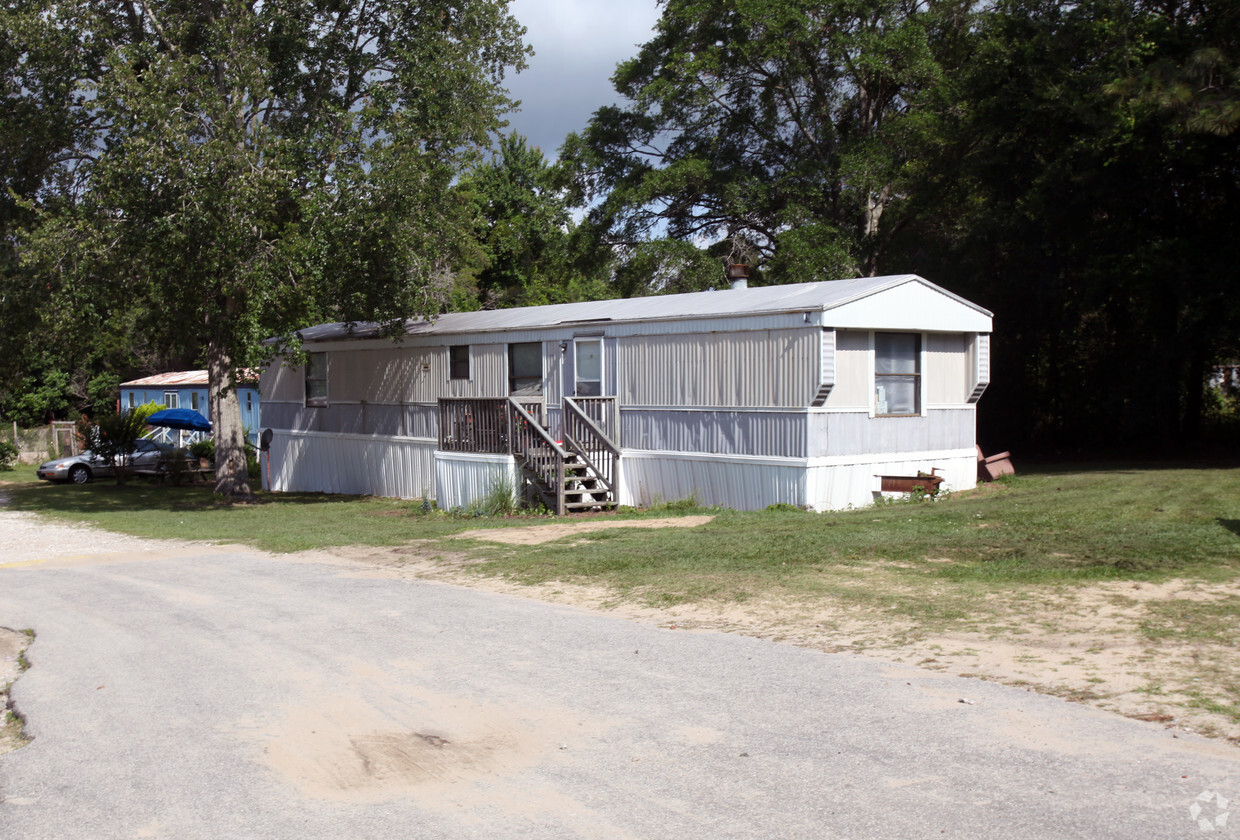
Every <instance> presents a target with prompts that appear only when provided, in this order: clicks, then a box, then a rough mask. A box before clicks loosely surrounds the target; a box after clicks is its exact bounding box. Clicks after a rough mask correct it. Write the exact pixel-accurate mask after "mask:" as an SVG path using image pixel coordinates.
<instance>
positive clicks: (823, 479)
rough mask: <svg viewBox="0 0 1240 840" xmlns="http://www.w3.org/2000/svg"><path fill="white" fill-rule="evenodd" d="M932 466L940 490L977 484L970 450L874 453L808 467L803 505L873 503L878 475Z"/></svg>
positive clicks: (833, 507)
mask: <svg viewBox="0 0 1240 840" xmlns="http://www.w3.org/2000/svg"><path fill="white" fill-rule="evenodd" d="M932 468H934V469H937V470H938V474H939V475H941V476H943V477H944V481H943V485H942V489H944V490H946V491H951V492H954V491H957V490H968V489H970V488H972V487H975V486H977V459H976V456H975V455H974V454H973V450H971V449H970V450H965V451H963V452H942V453H929V454H928V457H920V458H897V459H891V458H881V457H878V456H874V457H872V458H868V459H866V460H864V461H858V462H857V463H854V464H830V465H814V466H810V467H809V469H808V470H807V471H806V502H805V503H806V504H807V505H809V506H810V507H812V508H814V509H815V510H843V509H845V508H848V507H865V506H867V505H870V504H873V503H874V501H875V500H876V499H877V498H878V497H879V496H881V495H882V494H881V493H879V492H878V488H879V479H878V478H877V477H878V476H883V475H916V474H917V473H918V471H922V472H929V471H930V470H931V469H932Z"/></svg>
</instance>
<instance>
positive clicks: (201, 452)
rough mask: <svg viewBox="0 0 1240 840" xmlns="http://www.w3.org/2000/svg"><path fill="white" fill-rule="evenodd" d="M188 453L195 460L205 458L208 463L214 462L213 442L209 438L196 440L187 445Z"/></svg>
mask: <svg viewBox="0 0 1240 840" xmlns="http://www.w3.org/2000/svg"><path fill="white" fill-rule="evenodd" d="M189 452H190V454H191V455H193V456H194V457H195V458H206V459H207V460H208V461H214V460H215V441H214V440H212V439H211V438H203V439H202V440H196V441H194V442H193V443H191V444H190V445H189Z"/></svg>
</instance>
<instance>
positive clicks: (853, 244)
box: [566, 0, 967, 282]
mask: <svg viewBox="0 0 1240 840" xmlns="http://www.w3.org/2000/svg"><path fill="white" fill-rule="evenodd" d="M966 9H967V6H964V5H962V4H960V3H948V2H938V0H934V1H933V2H928V3H925V2H915V1H914V0H860V1H859V2H857V1H856V0H827V2H802V0H762V1H761V2H758V1H757V0H669V2H668V3H667V4H666V5H665V7H664V12H663V16H662V18H661V20H660V21H659V24H658V31H657V34H656V36H655V38H654V39H653V40H651V41H650V42H649V43H647V44H645V45H644V46H643V47H642V48H641V51H640V53H639V54H638V55H637V57H636V58H634V59H632V60H631V61H628V62H626V63H624V64H622V65H621V66H620V68H619V70H618V71H617V73H616V76H615V84H616V90H617V91H619V92H620V93H621V94H623V95H624V96H626V97H627V98H628V99H629V100H630V104H629V105H628V106H627V107H609V108H603V109H601V110H600V111H598V112H597V114H596V115H595V117H594V119H593V120H592V121H591V124H590V126H589V128H588V129H587V131H586V132H585V133H584V135H583V136H582V137H581V138H571V139H570V142H569V145H568V146H567V147H566V151H567V152H568V154H569V155H570V156H571V157H572V158H574V159H575V160H577V161H579V164H580V166H581V169H582V175H583V178H585V179H586V180H587V182H588V183H589V185H590V187H591V188H592V189H593V191H594V193H595V194H597V195H599V196H601V197H602V201H601V203H600V204H599V206H598V207H596V208H595V209H594V211H593V220H594V221H595V223H597V224H601V225H603V226H605V227H606V228H607V230H608V231H609V234H610V236H611V237H612V239H613V241H615V242H617V243H620V244H628V243H632V242H634V241H636V240H641V239H644V238H647V237H649V236H651V235H652V234H657V233H661V232H662V231H664V230H666V233H667V234H668V235H669V236H670V237H672V238H675V239H682V240H705V241H716V240H719V239H727V240H729V241H731V242H733V243H737V244H739V245H740V246H741V247H742V249H748V250H751V251H754V252H756V253H755V254H754V256H755V257H756V258H758V259H759V261H760V262H762V263H764V264H766V265H767V267H768V269H769V270H770V272H771V273H772V279H774V280H776V281H784V282H787V281H791V280H794V279H796V280H808V279H814V278H823V279H826V278H833V277H840V276H848V275H854V274H856V273H872V271H873V270H874V268H875V267H876V266H877V264H878V261H879V260H880V258H881V257H882V255H883V250H884V245H885V242H886V240H887V238H888V230H887V229H888V228H890V227H891V225H890V224H888V225H887V226H886V227H884V224H883V220H884V219H885V218H887V213H888V211H889V209H890V208H891V207H892V205H893V204H895V203H897V202H899V201H900V200H901V198H902V196H903V190H904V181H905V178H904V168H905V166H906V162H907V136H908V134H909V132H910V131H911V130H912V129H913V121H912V119H911V117H912V116H913V114H914V109H913V102H914V99H915V98H916V97H917V96H918V95H919V94H920V93H921V92H922V91H923V90H925V89H926V88H928V87H930V86H933V85H934V84H935V83H936V81H937V80H938V79H939V78H940V77H941V76H942V73H943V67H942V65H941V61H940V58H939V55H938V54H940V53H943V54H946V52H947V49H946V48H947V45H948V44H949V43H950V42H951V40H952V37H954V33H955V32H956V30H957V29H958V28H959V27H960V26H961V25H962V24H963V22H964V20H965V15H964V12H965V11H966Z"/></svg>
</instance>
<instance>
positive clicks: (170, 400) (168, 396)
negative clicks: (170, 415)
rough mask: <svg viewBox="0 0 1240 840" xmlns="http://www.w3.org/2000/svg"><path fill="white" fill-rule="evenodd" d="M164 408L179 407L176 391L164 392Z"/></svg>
mask: <svg viewBox="0 0 1240 840" xmlns="http://www.w3.org/2000/svg"><path fill="white" fill-rule="evenodd" d="M164 407H165V408H176V407H177V392H176V391H164Z"/></svg>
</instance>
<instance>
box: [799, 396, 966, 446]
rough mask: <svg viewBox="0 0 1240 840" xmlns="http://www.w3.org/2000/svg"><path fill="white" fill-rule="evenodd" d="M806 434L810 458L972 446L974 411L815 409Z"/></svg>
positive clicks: (935, 409)
mask: <svg viewBox="0 0 1240 840" xmlns="http://www.w3.org/2000/svg"><path fill="white" fill-rule="evenodd" d="M809 437H810V444H809V454H810V456H811V457H817V456H838V455H882V454H884V453H888V452H930V451H935V452H937V451H942V450H952V449H966V448H968V449H972V448H973V446H975V445H976V442H977V410H976V409H975V408H973V407H972V406H967V407H962V408H931V409H928V410H927V411H926V413H925V415H924V416H913V417H871V416H870V415H869V414H868V413H866V412H864V411H839V412H815V413H813V414H811V415H810V423H809Z"/></svg>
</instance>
